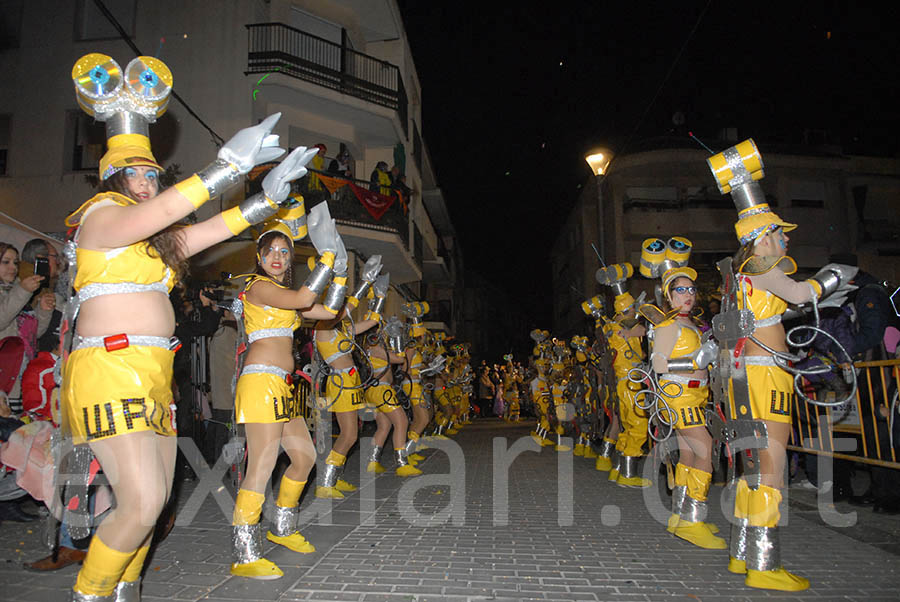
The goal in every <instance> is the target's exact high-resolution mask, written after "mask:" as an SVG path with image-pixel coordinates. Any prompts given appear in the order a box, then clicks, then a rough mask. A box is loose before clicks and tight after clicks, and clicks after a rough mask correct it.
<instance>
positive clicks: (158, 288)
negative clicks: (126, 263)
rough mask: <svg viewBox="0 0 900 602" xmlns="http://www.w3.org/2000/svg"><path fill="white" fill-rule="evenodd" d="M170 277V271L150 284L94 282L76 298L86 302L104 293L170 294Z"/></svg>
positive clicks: (82, 289) (79, 292) (80, 301)
mask: <svg viewBox="0 0 900 602" xmlns="http://www.w3.org/2000/svg"><path fill="white" fill-rule="evenodd" d="M168 279H169V273H168V272H166V277H165V278H164V279H163V280H161V281H160V282H150V283H148V284H140V283H137V282H92V283H91V284H88V285H86V286H84V287H82V288H81V289H80V290H79V291H78V294H77V295H76V299H77V300H78V303H79V304H81V303H84V302H85V301H87V300H88V299H93V298H94V297H101V296H103V295H125V294H128V293H162V294H163V295H166V296H168V295H169V287H168V286H166V282H167V281H168Z"/></svg>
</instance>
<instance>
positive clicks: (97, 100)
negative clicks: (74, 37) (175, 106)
mask: <svg viewBox="0 0 900 602" xmlns="http://www.w3.org/2000/svg"><path fill="white" fill-rule="evenodd" d="M72 81H73V83H74V84H75V98H76V100H77V101H78V105H79V106H80V107H81V108H82V110H84V112H85V113H87V114H88V115H90V116H91V117H93V118H94V119H96V120H97V121H103V122H105V123H106V138H107V148H108V150H107V151H106V154H104V155H103V157H102V158H101V159H100V170H99V175H100V180H101V181H103V180H107V179H109V177H110V176H112V175H113V174H115V173H116V172H118V171H120V170H121V169H124V168H126V167H130V166H137V165H142V166H147V167H152V168H154V169H157V170H159V171H162V167H160V165H159V163H158V162H157V161H156V158H155V157H154V156H153V153H152V152H151V150H150V137H149V131H150V124H151V123H153V122H154V121H156V120H157V119H158V118H159V117H160V116H162V114H163V113H165V112H166V109H167V108H168V106H169V94H170V93H171V91H172V72H171V71H169V68H168V67H167V66H166V64H165V63H163V62H162V61H161V60H159V59H156V58H153V57H152V56H139V57H137V58H135V59H132V61H131V62H130V63H128V66H127V67H126V68H125V70H124V71H122V68H121V67H119V64H118V63H117V62H116V61H115V60H113V59H112V58H111V57H109V56H107V55H105V54H100V53H96V52H95V53H91V54H86V55H84V56H83V57H81V58H80V59H78V61H77V62H76V63H75V66H74V67H72Z"/></svg>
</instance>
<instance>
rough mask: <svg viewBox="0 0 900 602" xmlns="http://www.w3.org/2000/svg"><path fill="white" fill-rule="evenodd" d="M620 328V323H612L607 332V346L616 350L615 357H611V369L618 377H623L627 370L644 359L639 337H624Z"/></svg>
mask: <svg viewBox="0 0 900 602" xmlns="http://www.w3.org/2000/svg"><path fill="white" fill-rule="evenodd" d="M621 330H622V326H621V324H617V323H612V324H611V326H610V328H609V329H608V332H607V340H608V341H609V346H610V347H611V348H613V349H615V351H616V355H615V359H613V370H615V373H616V377H618V378H624V377H625V376H626V375H627V374H628V371H629V370H631V369H632V368H634V367H635V366H636V365H638V364H639V363H640V362H641V361H642V360H643V359H644V350H643V348H642V347H641V338H640V337H628V338H627V339H626V338H624V337H622V336H621V335H620V334H619V333H620V332H621Z"/></svg>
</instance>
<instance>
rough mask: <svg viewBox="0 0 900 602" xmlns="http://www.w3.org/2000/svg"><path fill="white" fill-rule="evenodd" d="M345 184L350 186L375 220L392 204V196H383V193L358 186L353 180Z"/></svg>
mask: <svg viewBox="0 0 900 602" xmlns="http://www.w3.org/2000/svg"><path fill="white" fill-rule="evenodd" d="M347 184H348V185H349V186H350V189H351V190H353V194H355V195H356V198H358V199H359V202H360V203H362V205H363V207H365V208H366V211H368V212H369V214H370V215H371V216H372V217H374V218H375V219H376V220H379V219H381V216H382V215H384V213H385V212H386V211H387V210H388V209H390V208H391V205H393V204H394V199H393V198H392V197H389V196H384V195H383V194H378V193H377V192H372V191H371V190H366V189H365V188H360V187H359V186H357V185H356V184H354V183H353V182H347Z"/></svg>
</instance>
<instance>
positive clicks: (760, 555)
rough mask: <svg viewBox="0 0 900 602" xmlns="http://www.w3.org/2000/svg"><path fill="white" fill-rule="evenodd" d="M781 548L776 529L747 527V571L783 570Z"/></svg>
mask: <svg viewBox="0 0 900 602" xmlns="http://www.w3.org/2000/svg"><path fill="white" fill-rule="evenodd" d="M780 548H781V546H779V545H778V530H777V528H776V527H747V569H748V570H753V571H774V570H775V569H778V568H781V549H780Z"/></svg>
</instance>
